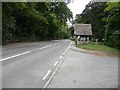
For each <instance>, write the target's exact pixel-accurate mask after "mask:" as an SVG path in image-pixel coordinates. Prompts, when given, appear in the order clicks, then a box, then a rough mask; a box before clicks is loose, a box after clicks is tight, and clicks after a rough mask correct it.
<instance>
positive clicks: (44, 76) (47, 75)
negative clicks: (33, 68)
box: [42, 70, 51, 80]
mask: <svg viewBox="0 0 120 90" xmlns="http://www.w3.org/2000/svg"><path fill="white" fill-rule="evenodd" d="M50 72H51V70H48V72H47V74H46V75H45V76H44V77H43V79H42V80H45V79H46V77H47V76H48V75H49V74H50Z"/></svg>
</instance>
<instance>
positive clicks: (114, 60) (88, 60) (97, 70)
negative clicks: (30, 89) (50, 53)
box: [48, 45, 118, 88]
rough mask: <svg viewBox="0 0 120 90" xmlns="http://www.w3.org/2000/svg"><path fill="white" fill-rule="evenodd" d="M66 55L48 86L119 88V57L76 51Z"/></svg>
mask: <svg viewBox="0 0 120 90" xmlns="http://www.w3.org/2000/svg"><path fill="white" fill-rule="evenodd" d="M73 47H74V45H72V46H71V48H70V49H69V50H68V52H67V54H66V55H65V59H64V62H63V63H62V64H61V66H60V68H59V69H58V71H57V73H56V75H55V76H54V77H53V79H52V81H51V83H50V84H49V85H48V88H118V57H117V56H116V57H110V56H101V55H100V56H99V55H94V54H88V53H85V52H84V53H83V51H81V52H80V51H76V48H75V47H74V48H73Z"/></svg>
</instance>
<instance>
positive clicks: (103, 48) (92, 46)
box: [77, 43, 120, 52]
mask: <svg viewBox="0 0 120 90" xmlns="http://www.w3.org/2000/svg"><path fill="white" fill-rule="evenodd" d="M77 47H80V48H84V49H88V50H96V51H104V52H120V50H118V49H116V48H112V47H109V46H106V45H103V44H101V43H98V44H96V43H88V44H80V45H77Z"/></svg>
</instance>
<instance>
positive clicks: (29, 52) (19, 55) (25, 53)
mask: <svg viewBox="0 0 120 90" xmlns="http://www.w3.org/2000/svg"><path fill="white" fill-rule="evenodd" d="M30 52H31V51H27V52H24V53H21V54H17V55H13V56H11V57H7V58H3V59H0V61H5V60H8V59H11V58H15V57H18V56H21V55H25V54H28V53H30Z"/></svg>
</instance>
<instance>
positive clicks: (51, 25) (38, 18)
mask: <svg viewBox="0 0 120 90" xmlns="http://www.w3.org/2000/svg"><path fill="white" fill-rule="evenodd" d="M2 7H3V15H2V16H3V17H2V22H3V23H2V26H3V40H2V41H3V44H4V43H7V42H16V41H37V40H50V39H58V38H59V39H60V38H64V37H66V34H69V31H68V26H67V24H66V22H67V20H71V18H72V12H71V11H70V9H69V8H68V7H67V4H66V3H64V2H59V3H58V2H56V3H55V2H16V3H15V2H10V3H8V2H3V3H2ZM63 27H64V28H63ZM59 34H60V35H61V36H60V35H59ZM66 38H68V37H66Z"/></svg>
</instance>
